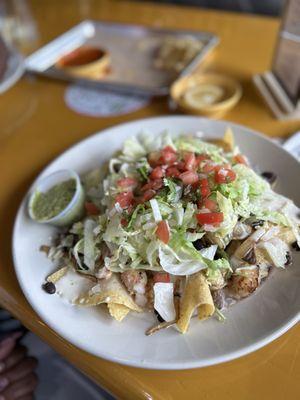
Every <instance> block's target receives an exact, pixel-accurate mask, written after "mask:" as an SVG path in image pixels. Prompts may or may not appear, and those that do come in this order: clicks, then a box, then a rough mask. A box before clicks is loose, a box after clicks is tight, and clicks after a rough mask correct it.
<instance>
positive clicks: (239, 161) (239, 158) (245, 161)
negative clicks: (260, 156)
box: [233, 154, 248, 165]
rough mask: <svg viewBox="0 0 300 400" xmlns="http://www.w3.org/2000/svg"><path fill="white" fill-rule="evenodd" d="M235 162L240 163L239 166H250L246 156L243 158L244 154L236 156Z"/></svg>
mask: <svg viewBox="0 0 300 400" xmlns="http://www.w3.org/2000/svg"><path fill="white" fill-rule="evenodd" d="M233 158H234V160H235V161H236V162H237V163H238V164H244V165H248V162H247V159H246V157H245V156H243V155H242V154H237V155H236V156H234V157H233Z"/></svg>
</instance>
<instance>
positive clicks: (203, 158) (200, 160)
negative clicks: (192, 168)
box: [195, 154, 209, 167]
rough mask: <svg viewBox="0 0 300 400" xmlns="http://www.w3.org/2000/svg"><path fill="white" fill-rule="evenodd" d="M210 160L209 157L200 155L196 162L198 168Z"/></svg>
mask: <svg viewBox="0 0 300 400" xmlns="http://www.w3.org/2000/svg"><path fill="white" fill-rule="evenodd" d="M208 159H209V157H208V155H206V154H199V155H198V156H196V160H195V163H196V166H197V167H198V166H199V165H200V164H201V163H202V161H204V160H208Z"/></svg>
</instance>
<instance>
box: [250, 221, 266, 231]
mask: <svg viewBox="0 0 300 400" xmlns="http://www.w3.org/2000/svg"><path fill="white" fill-rule="evenodd" d="M264 223H265V221H263V220H262V219H257V220H256V221H253V222H252V223H251V226H252V228H254V229H256V228H258V227H260V226H263V224H264Z"/></svg>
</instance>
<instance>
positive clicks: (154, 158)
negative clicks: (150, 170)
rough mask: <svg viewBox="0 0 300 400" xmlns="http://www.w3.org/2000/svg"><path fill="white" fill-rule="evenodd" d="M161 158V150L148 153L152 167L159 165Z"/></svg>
mask: <svg viewBox="0 0 300 400" xmlns="http://www.w3.org/2000/svg"><path fill="white" fill-rule="evenodd" d="M159 158H160V152H159V151H152V152H151V153H149V155H148V162H149V164H150V165H151V167H156V166H157V165H159V164H160V163H159Z"/></svg>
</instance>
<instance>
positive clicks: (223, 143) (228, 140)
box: [209, 127, 234, 152]
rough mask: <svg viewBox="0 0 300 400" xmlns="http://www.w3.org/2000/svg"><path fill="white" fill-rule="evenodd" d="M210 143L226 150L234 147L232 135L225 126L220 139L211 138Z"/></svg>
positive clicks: (231, 149) (229, 129)
mask: <svg viewBox="0 0 300 400" xmlns="http://www.w3.org/2000/svg"><path fill="white" fill-rule="evenodd" d="M209 142H210V143H213V144H215V145H216V146H220V147H222V149H223V150H224V151H226V152H229V151H233V149H234V136H233V132H232V130H231V128H229V127H228V128H227V129H226V131H225V133H224V136H223V138H222V139H211V140H209Z"/></svg>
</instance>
